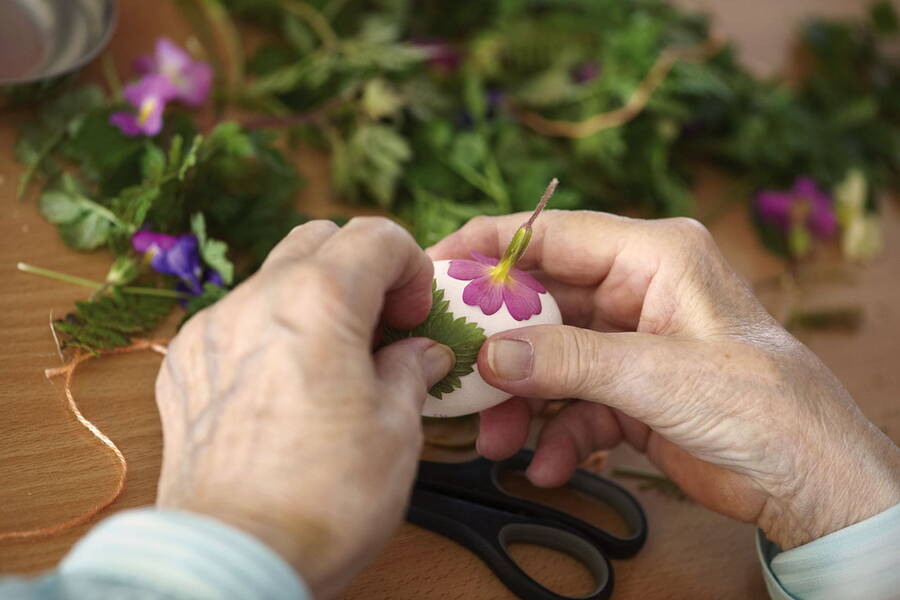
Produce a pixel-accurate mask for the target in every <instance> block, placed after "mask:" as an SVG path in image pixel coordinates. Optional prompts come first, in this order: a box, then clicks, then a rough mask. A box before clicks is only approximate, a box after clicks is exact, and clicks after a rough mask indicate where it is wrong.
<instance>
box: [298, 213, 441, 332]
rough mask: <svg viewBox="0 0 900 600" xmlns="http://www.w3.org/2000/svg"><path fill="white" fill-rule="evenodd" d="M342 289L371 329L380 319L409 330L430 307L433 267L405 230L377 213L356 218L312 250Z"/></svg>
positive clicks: (423, 316)
mask: <svg viewBox="0 0 900 600" xmlns="http://www.w3.org/2000/svg"><path fill="white" fill-rule="evenodd" d="M316 260H317V261H319V262H321V263H324V264H325V266H326V267H327V268H328V269H329V272H330V273H331V274H332V276H333V277H334V278H335V280H336V282H337V283H338V284H339V285H340V286H341V288H342V289H343V290H344V296H345V297H344V301H345V302H346V304H347V307H348V308H349V309H350V310H351V311H352V312H353V313H354V314H356V315H358V316H359V318H360V324H361V325H362V326H363V327H364V328H366V330H367V331H368V332H369V333H371V331H372V330H374V328H375V325H376V324H377V323H378V321H379V320H380V319H381V318H383V319H384V320H385V321H386V322H387V323H388V324H389V325H392V326H394V327H399V328H403V329H411V328H412V327H415V326H416V325H418V324H419V323H421V322H422V321H423V320H424V319H425V317H426V316H428V311H429V310H430V308H431V281H432V278H433V277H434V267H433V265H432V262H431V260H430V259H429V258H428V256H427V255H426V254H425V252H423V251H422V248H420V247H419V245H418V244H417V243H416V242H415V240H414V239H413V238H412V236H411V235H410V234H409V232H407V231H406V230H405V229H403V228H402V227H400V226H399V225H397V224H396V223H394V222H393V221H390V220H389V219H385V218H380V217H357V218H355V219H352V220H351V221H350V222H349V223H348V224H347V225H345V226H344V227H343V228H342V229H341V230H340V231H338V232H337V233H335V234H334V235H333V236H331V237H330V238H329V239H328V240H327V241H326V242H325V244H324V245H323V246H322V247H321V248H320V249H319V251H318V252H317V253H316Z"/></svg>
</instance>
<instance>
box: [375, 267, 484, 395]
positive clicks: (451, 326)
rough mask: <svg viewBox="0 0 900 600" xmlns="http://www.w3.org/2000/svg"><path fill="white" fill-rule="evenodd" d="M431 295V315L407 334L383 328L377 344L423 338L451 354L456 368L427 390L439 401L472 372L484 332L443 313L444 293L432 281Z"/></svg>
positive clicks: (444, 305) (445, 302) (472, 324)
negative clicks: (441, 346)
mask: <svg viewBox="0 0 900 600" xmlns="http://www.w3.org/2000/svg"><path fill="white" fill-rule="evenodd" d="M431 294H432V300H431V311H430V312H429V313H428V317H427V318H426V319H425V320H424V321H423V322H422V323H421V324H420V325H418V326H416V327H415V328H413V329H410V330H406V331H402V330H399V329H394V328H392V327H388V328H386V329H385V332H384V337H383V338H382V341H381V344H382V346H387V345H388V344H391V343H393V342H396V341H398V340H402V339H406V338H408V337H427V338H430V339H432V340H435V341H436V342H440V343H441V344H444V345H445V346H447V347H449V348H450V349H451V350H453V353H454V354H455V355H456V364H455V365H454V366H453V369H452V370H451V371H450V373H448V374H447V376H446V377H444V378H443V379H441V380H440V381H439V382H437V383H436V384H435V385H434V386H433V387H432V388H431V389H430V390H429V393H430V394H431V395H432V396H434V397H435V398H438V399H440V398H441V397H442V396H443V395H444V394H449V393H450V392H452V391H453V390H455V389H457V388H459V387H460V385H461V383H460V378H461V377H465V376H466V375H468V374H469V373H472V372H473V371H474V370H475V369H474V367H473V365H474V364H475V362H476V361H477V360H478V351H479V350H480V349H481V345H482V344H484V340H485V339H486V338H485V335H484V330H483V329H482V328H481V327H479V326H478V325H477V324H476V323H470V322H469V321H467V320H466V318H465V317H458V318H456V317H454V316H453V313H451V312H449V311H448V310H447V308H448V306H449V305H450V302H449V301H447V300H444V290H442V289H439V288H438V287H437V282H436V281H433V282H432V284H431Z"/></svg>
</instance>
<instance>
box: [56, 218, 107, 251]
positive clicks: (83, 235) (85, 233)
mask: <svg viewBox="0 0 900 600" xmlns="http://www.w3.org/2000/svg"><path fill="white" fill-rule="evenodd" d="M112 231H113V225H112V223H110V222H109V220H108V219H106V218H105V217H103V216H101V215H100V214H98V213H96V212H85V213H83V214H82V215H81V216H80V217H79V218H78V219H76V220H75V221H72V222H71V223H65V224H63V225H60V226H59V235H60V236H61V237H62V239H63V241H64V242H65V243H66V245H67V246H68V247H70V248H72V249H73V250H80V251H82V252H88V251H90V250H95V249H96V248H99V247H100V246H102V245H103V244H105V243H106V242H107V240H108V239H109V236H110V234H111V233H112Z"/></svg>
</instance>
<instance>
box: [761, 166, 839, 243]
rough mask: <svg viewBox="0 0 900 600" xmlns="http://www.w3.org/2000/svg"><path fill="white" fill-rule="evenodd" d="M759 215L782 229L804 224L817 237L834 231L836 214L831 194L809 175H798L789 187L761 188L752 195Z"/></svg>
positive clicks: (766, 221)
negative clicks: (789, 188)
mask: <svg viewBox="0 0 900 600" xmlns="http://www.w3.org/2000/svg"><path fill="white" fill-rule="evenodd" d="M756 210H757V212H758V214H759V217H760V219H761V220H762V221H763V222H765V223H768V224H770V225H775V226H776V227H778V228H779V229H781V230H782V231H785V232H789V231H790V230H791V229H793V228H796V227H804V228H805V229H807V230H808V231H809V232H810V233H812V234H813V235H815V236H816V237H818V238H819V239H823V240H825V239H829V238H830V237H831V236H833V235H834V234H835V233H836V232H837V227H838V223H837V217H836V216H835V214H834V206H833V204H832V201H831V196H830V195H828V193H826V192H824V191H822V190H821V189H819V187H818V186H817V185H816V183H815V182H814V181H813V180H812V179H810V178H809V177H800V178H798V179H797V181H796V182H795V183H794V187H793V188H792V189H791V190H789V191H776V190H765V191H762V192H760V193H759V194H758V195H757V197H756Z"/></svg>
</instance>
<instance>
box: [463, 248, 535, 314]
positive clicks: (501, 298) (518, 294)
mask: <svg viewBox="0 0 900 600" xmlns="http://www.w3.org/2000/svg"><path fill="white" fill-rule="evenodd" d="M472 258H474V259H475V260H468V259H455V260H452V261H450V268H449V269H448V270H447V274H448V275H449V276H450V277H452V278H454V279H459V280H461V281H470V283H469V284H468V285H467V286H466V287H465V289H464V290H463V296H462V298H463V302H465V303H466V304H468V305H469V306H478V307H479V308H481V312H483V313H484V314H486V315H492V314H494V313H496V312H497V311H498V310H500V307H501V306H503V305H504V304H506V308H507V310H508V311H509V314H510V315H512V318H513V319H515V320H516V321H525V320H527V319H529V318H531V316H532V315H539V314H541V298H540V296H539V294H543V293H545V292H546V291H547V290H546V289H545V288H544V286H543V285H541V283H540V282H539V281H538V280H537V279H535V278H534V277H533V276H531V275H529V274H528V273H526V272H525V271H522V270H520V269H516V268H513V267H512V266H511V265H510V264H509V262H510V261H501V260H499V259H496V258H489V257H487V256H484V255H483V254H479V253H478V252H472Z"/></svg>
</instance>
